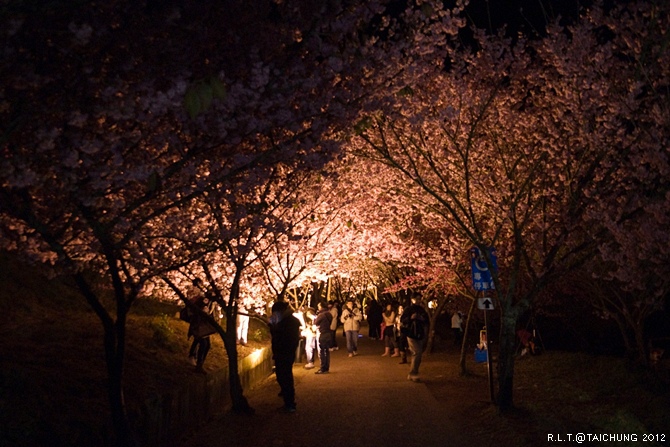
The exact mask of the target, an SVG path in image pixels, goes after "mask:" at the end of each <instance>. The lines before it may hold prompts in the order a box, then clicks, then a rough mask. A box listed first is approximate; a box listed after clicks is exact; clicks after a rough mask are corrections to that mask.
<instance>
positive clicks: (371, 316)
mask: <svg viewBox="0 0 670 447" xmlns="http://www.w3.org/2000/svg"><path fill="white" fill-rule="evenodd" d="M382 312H383V309H382V307H381V306H380V305H379V303H378V302H377V300H375V299H374V298H370V301H369V302H368V305H367V306H366V310H365V313H366V315H367V318H368V331H369V332H368V337H370V340H377V339H381V338H382V336H381V333H380V329H381V324H382Z"/></svg>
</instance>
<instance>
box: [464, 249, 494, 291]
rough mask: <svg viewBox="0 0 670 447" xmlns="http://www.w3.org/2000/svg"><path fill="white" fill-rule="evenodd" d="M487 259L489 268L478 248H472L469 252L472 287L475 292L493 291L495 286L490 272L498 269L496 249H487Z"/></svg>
mask: <svg viewBox="0 0 670 447" xmlns="http://www.w3.org/2000/svg"><path fill="white" fill-rule="evenodd" d="M488 252H489V258H490V259H491V264H492V265H491V268H489V266H488V264H487V262H486V258H485V257H484V256H483V254H482V253H481V252H480V251H479V248H477V247H472V249H471V250H470V257H471V259H472V286H473V287H474V288H475V290H493V289H495V285H494V284H493V275H492V274H491V272H492V271H496V270H497V269H498V264H497V261H496V259H497V258H496V249H495V248H493V247H489V248H488Z"/></svg>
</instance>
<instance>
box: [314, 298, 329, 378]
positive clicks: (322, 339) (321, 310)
mask: <svg viewBox="0 0 670 447" xmlns="http://www.w3.org/2000/svg"><path fill="white" fill-rule="evenodd" d="M332 322H333V315H332V314H331V313H330V311H329V310H328V304H326V303H325V302H320V303H319V305H318V313H317V314H316V319H315V320H314V325H315V326H316V333H317V337H318V343H319V360H320V362H321V367H320V368H319V370H318V371H317V372H316V374H327V373H328V371H330V347H331V346H332V337H333V332H332V331H331V329H330V325H331V323H332Z"/></svg>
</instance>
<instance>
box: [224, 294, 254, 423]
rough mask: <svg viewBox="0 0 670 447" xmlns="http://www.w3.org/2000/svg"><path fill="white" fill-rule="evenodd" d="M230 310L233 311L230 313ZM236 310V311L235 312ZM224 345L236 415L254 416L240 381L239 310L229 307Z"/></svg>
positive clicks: (231, 396) (231, 397)
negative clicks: (238, 351) (238, 352)
mask: <svg viewBox="0 0 670 447" xmlns="http://www.w3.org/2000/svg"><path fill="white" fill-rule="evenodd" d="M228 309H230V310H232V311H231V312H228ZM233 309H234V310H233ZM223 344H224V346H225V348H226V353H227V354H228V371H229V372H228V385H229V387H230V399H231V402H232V405H233V411H234V412H235V413H243V414H254V413H255V411H254V409H253V408H251V406H250V405H249V402H248V401H247V398H246V397H245V396H244V389H243V388H242V382H241V381H240V373H239V362H238V356H237V308H236V307H235V308H232V307H231V306H227V309H226V334H225V336H224V337H223Z"/></svg>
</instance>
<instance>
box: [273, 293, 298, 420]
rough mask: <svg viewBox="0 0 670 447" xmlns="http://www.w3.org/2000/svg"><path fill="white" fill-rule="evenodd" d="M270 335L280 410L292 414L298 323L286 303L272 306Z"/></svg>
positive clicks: (294, 407)
mask: <svg viewBox="0 0 670 447" xmlns="http://www.w3.org/2000/svg"><path fill="white" fill-rule="evenodd" d="M270 334H271V335H272V358H273V360H274V362H275V376H276V378H277V383H278V384H279V387H280V388H281V396H282V398H283V399H284V406H283V407H282V410H284V411H287V412H289V413H293V412H294V411H295V409H296V405H295V384H294V382H293V363H294V362H295V355H296V351H297V349H298V345H299V344H300V321H299V320H298V319H297V318H296V317H294V316H293V311H292V310H291V309H290V308H289V305H288V303H287V302H286V301H277V302H276V303H274V304H273V305H272V316H271V317H270Z"/></svg>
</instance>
